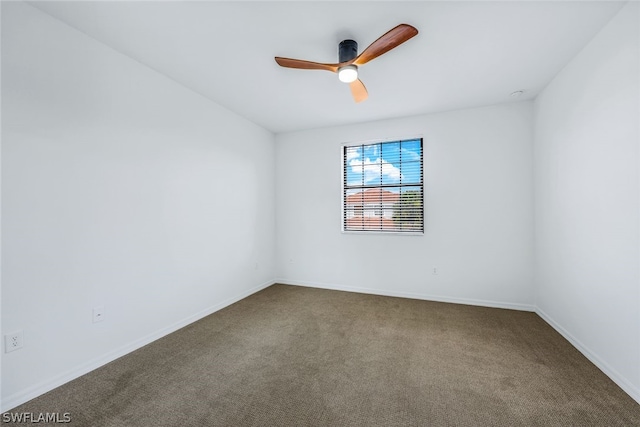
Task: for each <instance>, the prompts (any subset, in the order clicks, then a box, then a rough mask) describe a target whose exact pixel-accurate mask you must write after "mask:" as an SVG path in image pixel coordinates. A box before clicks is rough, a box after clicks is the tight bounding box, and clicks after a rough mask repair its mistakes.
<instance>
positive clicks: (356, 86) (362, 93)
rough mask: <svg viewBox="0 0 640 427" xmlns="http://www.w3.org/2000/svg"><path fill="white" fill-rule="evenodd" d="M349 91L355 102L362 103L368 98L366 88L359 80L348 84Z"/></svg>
mask: <svg viewBox="0 0 640 427" xmlns="http://www.w3.org/2000/svg"><path fill="white" fill-rule="evenodd" d="M349 89H351V95H353V100H354V101H356V102H362V101H364V100H365V99H367V98H368V97H369V93H368V92H367V88H366V87H364V83H362V81H361V80H360V79H356V80H354V81H352V82H351V83H349Z"/></svg>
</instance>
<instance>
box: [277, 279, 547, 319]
mask: <svg viewBox="0 0 640 427" xmlns="http://www.w3.org/2000/svg"><path fill="white" fill-rule="evenodd" d="M275 283H282V284H283V285H293V286H306V287H309V288H320V289H332V290H335V291H347V292H356V293H361V294H372V295H383V296H387V297H400V298H411V299H420V300H426V301H437V302H448V303H453V304H466V305H476V306H480V307H491V308H506V309H509V310H519V311H531V312H535V306H533V305H530V304H519V303H511V302H502V301H488V300H479V299H467V298H455V297H446V296H440V295H429V294H414V293H410V292H394V291H386V290H380V289H371V288H362V287H356V286H344V285H336V284H329V283H317V282H308V281H305V280H287V279H282V278H280V279H276V280H275Z"/></svg>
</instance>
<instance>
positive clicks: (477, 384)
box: [11, 285, 640, 427]
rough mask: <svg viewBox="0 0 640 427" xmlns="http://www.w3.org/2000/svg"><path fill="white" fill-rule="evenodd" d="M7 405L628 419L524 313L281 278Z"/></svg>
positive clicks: (123, 424)
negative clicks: (286, 282)
mask: <svg viewBox="0 0 640 427" xmlns="http://www.w3.org/2000/svg"><path fill="white" fill-rule="evenodd" d="M11 412H33V413H36V414H37V413H40V412H60V413H63V412H68V413H70V416H71V420H72V422H71V423H70V424H68V425H72V426H87V427H98V426H117V427H137V426H145V427H147V426H187V427H188V426H366V427H370V426H510V427H511V426H545V427H546V426H580V427H587V426H607V427H610V426H625V427H628V426H640V405H638V404H637V403H636V402H635V401H634V400H633V399H631V398H630V397H629V396H628V395H626V394H625V393H624V392H623V391H622V390H621V389H620V388H619V387H618V386H617V385H615V384H614V383H613V382H612V381H611V380H610V379H608V378H607V377H606V376H605V375H604V374H603V373H602V372H601V371H599V370H598V369H597V368H596V367H595V366H594V365H593V364H591V363H590V362H589V361H588V360H587V359H586V358H585V357H584V356H582V355H581V354H580V353H579V352H578V351H577V350H576V349H575V348H573V347H572V346H571V345H570V344H569V343H568V342H567V341H566V340H565V339H564V338H562V337H561V336H560V335H559V334H558V333H556V332H555V331H554V330H553V329H552V328H551V327H550V326H549V325H547V324H546V323H545V322H544V321H543V320H542V319H540V318H539V317H538V316H537V315H536V314H534V313H526V312H519V311H512V310H501V309H493V308H483V307H473V306H465V305H456V304H445V303H436V302H428V301H419V300H410V299H402V298H390V297H381V296H374V295H363V294H355V293H348V292H338V291H328V290H321V289H311V288H303V287H294V286H285V285H274V286H271V287H269V288H267V289H265V290H263V291H261V292H259V293H257V294H254V295H252V296H250V297H248V298H246V299H244V300H242V301H240V302H238V303H236V304H233V305H232V306H229V307H227V308H226V309H223V310H221V311H219V312H217V313H215V314H213V315H211V316H208V317H206V318H205V319H202V320H201V321H198V322H196V323H194V324H192V325H189V326H188V327H186V328H184V329H181V330H180V331H178V332H175V333H173V334H171V335H169V336H167V337H165V338H163V339H161V340H158V341H156V342H154V343H152V344H150V345H148V346H146V347H144V348H142V349H140V350H138V351H135V352H133V353H131V354H129V355H127V356H125V357H122V358H120V359H118V360H116V361H114V362H112V363H110V364H108V365H106V366H104V367H102V368H100V369H97V370H95V371H93V372H91V373H89V374H87V375H85V376H83V377H81V378H79V379H77V380H74V381H72V382H70V383H68V384H65V385H64V386H62V387H59V388H58V389H56V390H53V391H51V392H49V393H47V394H45V395H43V396H40V397H38V398H37V399H34V400H32V401H30V402H28V403H26V404H25V405H22V406H20V407H18V408H15V409H14V410H12V411H11ZM38 425H44V424H43V423H40V424H38Z"/></svg>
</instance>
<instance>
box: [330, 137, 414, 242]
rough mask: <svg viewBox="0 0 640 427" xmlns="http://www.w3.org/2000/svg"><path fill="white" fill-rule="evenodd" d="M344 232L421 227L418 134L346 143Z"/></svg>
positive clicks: (402, 229) (384, 230)
mask: <svg viewBox="0 0 640 427" xmlns="http://www.w3.org/2000/svg"><path fill="white" fill-rule="evenodd" d="M342 159H343V162H342V165H343V168H342V170H343V188H342V191H343V194H342V197H343V209H342V212H343V214H342V215H343V217H342V224H343V230H344V231H369V232H371V231H376V232H395V233H398V232H401V233H402V232H413V233H415V232H424V209H423V206H424V191H423V160H422V159H423V153H422V138H417V139H409V140H402V141H388V142H379V143H375V144H360V145H347V146H344V147H343V152H342Z"/></svg>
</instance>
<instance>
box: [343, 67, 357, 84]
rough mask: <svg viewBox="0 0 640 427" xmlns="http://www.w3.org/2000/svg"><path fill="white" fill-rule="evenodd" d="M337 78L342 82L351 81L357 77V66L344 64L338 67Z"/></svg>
mask: <svg viewBox="0 0 640 427" xmlns="http://www.w3.org/2000/svg"><path fill="white" fill-rule="evenodd" d="M338 78H339V79H340V81H341V82H343V83H351V82H353V81H355V80H356V79H357V78H358V67H356V66H355V65H345V66H344V67H340V68H339V69H338Z"/></svg>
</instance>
